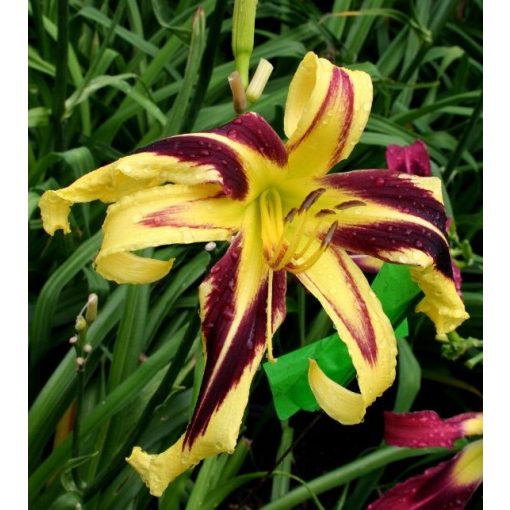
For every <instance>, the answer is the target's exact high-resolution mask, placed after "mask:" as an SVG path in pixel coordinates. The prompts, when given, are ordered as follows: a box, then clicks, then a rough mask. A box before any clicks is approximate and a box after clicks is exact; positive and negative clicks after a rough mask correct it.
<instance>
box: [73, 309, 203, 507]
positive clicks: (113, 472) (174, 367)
mask: <svg viewBox="0 0 510 510" xmlns="http://www.w3.org/2000/svg"><path fill="white" fill-rule="evenodd" d="M198 326H199V316H198V314H194V315H193V316H192V318H191V320H190V323H189V326H188V328H187V330H186V333H185V335H184V338H183V339H182V342H181V344H180V345H179V349H178V350H177V352H176V354H175V357H174V359H173V360H172V363H171V364H170V367H169V368H168V371H167V373H166V374H165V377H164V378H163V380H162V381H161V383H160V385H159V387H158V389H157V390H156V392H155V393H154V395H153V396H152V397H151V399H150V400H149V402H148V403H147V405H146V406H145V409H144V411H143V413H142V415H141V417H140V419H139V420H138V423H137V424H136V426H135V427H134V429H133V430H132V431H131V433H130V434H129V436H128V437H127V439H126V441H125V442H124V444H123V445H122V447H121V448H120V449H119V450H118V452H117V454H116V455H115V456H114V457H113V458H112V460H111V461H109V464H108V467H106V468H105V469H104V470H103V471H102V472H100V473H99V475H98V477H97V478H96V479H95V480H94V481H93V482H92V483H91V484H90V485H89V486H88V487H87V489H86V490H85V493H84V495H83V502H84V503H86V502H87V501H89V500H90V499H91V498H93V497H94V496H95V495H96V494H97V493H98V492H99V491H100V490H102V489H103V488H104V487H107V486H108V485H109V484H110V483H111V482H112V481H113V480H114V478H115V477H116V476H117V475H118V473H119V471H120V470H121V469H122V468H123V467H124V465H125V460H124V459H125V457H126V456H127V455H128V454H129V452H130V451H131V449H132V447H133V445H134V444H135V443H136V441H137V439H138V437H139V436H140V434H141V433H142V432H143V431H144V430H145V429H146V428H147V425H148V424H149V422H150V421H151V419H152V413H153V411H154V408H155V407H156V406H158V405H159V404H161V402H163V401H164V399H165V398H166V397H167V396H168V394H169V393H170V391H171V389H172V386H173V384H174V382H175V379H176V378H177V376H178V374H179V371H180V370H181V368H182V365H183V364H184V362H185V361H186V357H187V356H188V353H189V351H190V349H191V347H192V345H193V342H194V341H195V338H196V335H197V328H198Z"/></svg>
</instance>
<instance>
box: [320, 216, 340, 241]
mask: <svg viewBox="0 0 510 510" xmlns="http://www.w3.org/2000/svg"><path fill="white" fill-rule="evenodd" d="M337 228H338V221H335V222H334V223H333V224H332V225H331V226H330V227H329V229H328V231H327V232H326V236H325V237H324V240H323V241H322V245H323V246H324V247H327V246H329V245H330V244H331V241H332V240H333V236H334V235H335V232H336V229H337Z"/></svg>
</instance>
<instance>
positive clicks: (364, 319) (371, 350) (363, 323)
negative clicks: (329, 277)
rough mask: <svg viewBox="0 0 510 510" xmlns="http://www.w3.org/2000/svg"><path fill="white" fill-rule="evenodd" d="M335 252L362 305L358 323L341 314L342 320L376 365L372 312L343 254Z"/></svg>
mask: <svg viewBox="0 0 510 510" xmlns="http://www.w3.org/2000/svg"><path fill="white" fill-rule="evenodd" d="M333 252H334V253H335V255H336V258H337V260H338V263H339V264H340V266H341V267H342V269H343V272H344V275H345V278H346V280H347V285H348V287H349V289H350V291H351V292H352V293H353V294H354V299H355V300H356V302H357V303H358V305H359V307H360V308H359V311H360V316H359V322H358V323H357V324H352V323H350V322H349V321H347V320H346V319H345V318H343V317H342V316H341V315H340V317H342V321H343V322H344V323H345V325H346V327H347V328H348V329H349V332H350V333H351V335H352V336H353V338H354V339H355V340H356V343H357V345H358V347H359V350H360V352H361V355H362V356H363V357H364V358H365V360H366V361H368V362H369V363H370V364H372V365H375V363H376V361H377V342H376V338H375V331H374V327H373V326H372V321H371V320H370V313H369V311H368V307H367V304H366V302H365V298H364V297H363V295H362V294H361V293H360V291H359V289H358V285H357V283H356V282H355V280H354V278H353V277H352V274H351V273H350V271H349V268H348V267H347V265H346V264H345V261H344V260H343V258H342V254H341V253H337V252H336V251H335V250H333ZM360 329H361V332H360ZM360 333H361V334H360Z"/></svg>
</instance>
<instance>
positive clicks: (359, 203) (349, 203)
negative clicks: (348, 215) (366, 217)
mask: <svg viewBox="0 0 510 510" xmlns="http://www.w3.org/2000/svg"><path fill="white" fill-rule="evenodd" d="M362 205H367V204H366V203H365V202H363V201H362V200H347V202H342V203H340V204H337V205H335V209H338V210H339V211H343V210H344V209H350V208H351V207H359V206H362Z"/></svg>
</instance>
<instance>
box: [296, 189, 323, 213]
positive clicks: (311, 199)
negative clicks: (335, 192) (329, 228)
mask: <svg viewBox="0 0 510 510" xmlns="http://www.w3.org/2000/svg"><path fill="white" fill-rule="evenodd" d="M325 191H326V188H317V189H315V190H313V191H312V192H310V193H308V195H306V197H305V199H304V200H303V203H302V204H301V205H300V206H299V212H305V211H308V209H310V207H312V205H313V204H315V202H316V201H317V200H318V198H319V197H320V196H321V195H322V194H323V193H324V192H325Z"/></svg>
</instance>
